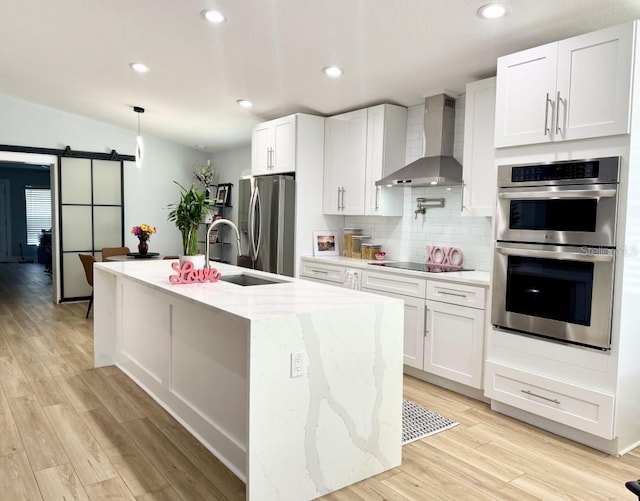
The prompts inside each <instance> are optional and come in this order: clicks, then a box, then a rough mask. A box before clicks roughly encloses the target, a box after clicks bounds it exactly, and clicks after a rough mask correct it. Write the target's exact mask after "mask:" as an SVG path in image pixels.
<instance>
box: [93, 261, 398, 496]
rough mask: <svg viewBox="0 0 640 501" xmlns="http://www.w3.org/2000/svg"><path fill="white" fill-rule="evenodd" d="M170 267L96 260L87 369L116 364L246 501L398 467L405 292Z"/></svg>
mask: <svg viewBox="0 0 640 501" xmlns="http://www.w3.org/2000/svg"><path fill="white" fill-rule="evenodd" d="M171 263H172V261H144V262H142V261H126V262H114V263H97V264H96V265H95V268H94V298H95V299H94V345H95V354H94V356H95V365H96V367H100V366H105V365H116V366H118V367H119V368H120V369H122V370H123V371H124V372H125V373H127V374H128V375H129V376H130V377H131V378H132V379H133V380H134V381H135V382H136V383H137V384H139V385H140V386H141V387H142V388H143V389H144V390H145V391H146V392H147V393H149V394H150V395H151V396H152V397H153V398H154V399H155V400H156V401H157V402H158V403H159V404H160V405H162V406H163V407H164V408H165V409H167V411H169V412H170V413H171V414H172V415H173V416H174V417H175V418H176V419H178V420H179V421H180V422H181V423H182V424H183V425H184V426H185V427H186V428H187V429H188V430H189V431H190V432H191V433H193V435H194V436H196V437H197V438H198V439H199V440H200V441H201V442H202V443H203V444H204V445H205V446H206V447H207V448H208V449H209V450H210V451H211V452H212V453H213V454H215V455H216V456H217V457H218V458H220V460H222V461H223V462H224V463H225V464H226V465H227V466H228V467H229V468H230V469H231V470H232V471H233V472H234V473H235V474H236V475H238V477H240V478H241V479H242V480H244V481H245V483H246V486H247V489H246V492H247V495H246V496H247V499H251V500H276V499H277V500H296V501H298V500H306V499H314V498H316V497H318V496H321V495H323V494H326V493H328V492H332V491H334V490H337V489H340V488H342V487H344V486H346V485H350V484H352V483H354V482H357V481H359V480H362V479H365V478H368V477H371V476H373V475H375V474H378V473H380V472H382V471H385V470H388V469H391V468H394V467H396V466H398V465H400V462H401V435H402V343H403V305H402V301H400V300H396V299H393V298H387V297H383V296H376V295H371V294H366V293H361V292H355V291H351V290H347V289H337V288H335V287H331V286H326V285H322V284H316V283H312V282H308V281H303V280H296V279H290V278H288V277H279V276H276V275H271V274H268V273H262V272H257V271H253V270H245V269H243V268H237V267H235V266H229V265H222V264H216V268H217V269H218V270H219V271H220V272H221V274H222V275H223V276H229V275H234V274H239V273H247V274H251V275H254V276H261V277H265V278H272V279H278V280H283V282H281V283H274V284H266V285H253V286H241V285H237V284H234V283H229V282H223V281H220V282H216V283H206V284H179V285H172V284H170V283H169V275H171V274H174V273H175V272H174V271H173V270H172V269H171ZM296 356H298V357H299V358H300V359H301V368H300V371H301V375H300V376H298V377H292V376H293V372H294V366H295V364H294V363H293V359H294V358H295V357H296Z"/></svg>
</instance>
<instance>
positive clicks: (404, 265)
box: [369, 261, 473, 273]
mask: <svg viewBox="0 0 640 501" xmlns="http://www.w3.org/2000/svg"><path fill="white" fill-rule="evenodd" d="M369 264H370V265H372V266H383V267H385V268H399V269H401V270H412V271H425V272H427V273H447V272H449V271H473V269H471V268H462V267H459V266H438V265H437V264H424V263H410V262H408V261H398V262H395V263H369Z"/></svg>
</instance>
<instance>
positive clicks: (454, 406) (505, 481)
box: [0, 264, 640, 501]
mask: <svg viewBox="0 0 640 501" xmlns="http://www.w3.org/2000/svg"><path fill="white" fill-rule="evenodd" d="M86 306H87V305H86V303H77V304H64V305H53V304H52V301H51V286H50V278H49V276H48V275H46V274H45V273H43V267H42V265H37V264H0V499H2V500H11V501H13V500H19V499H29V500H31V499H47V500H49V499H50V500H62V499H64V500H72V499H92V500H95V499H107V498H108V499H128V500H131V499H139V500H152V499H158V500H172V499H181V500H188V501H191V500H195V499H243V498H244V485H243V484H242V482H240V481H239V480H238V479H237V478H236V477H235V476H233V475H232V474H231V473H230V472H229V471H228V470H227V469H226V468H225V467H224V466H223V465H222V464H221V463H220V462H218V461H217V460H216V459H215V458H214V457H213V456H212V455H211V454H210V453H209V452H208V451H207V450H206V449H204V447H202V446H201V445H200V444H199V443H198V442H197V441H196V440H195V439H193V438H192V437H191V436H190V435H189V434H188V433H187V432H186V431H185V430H184V429H183V428H182V427H181V426H180V425H179V424H178V423H177V422H176V421H175V420H174V419H173V418H171V417H170V416H169V415H168V414H167V413H166V412H164V411H163V410H162V409H161V408H160V407H159V406H158V405H157V404H156V403H155V402H154V401H153V400H152V399H151V398H149V397H148V396H147V395H146V394H144V393H143V392H142V391H141V390H140V389H138V387H137V386H136V385H135V384H133V383H132V382H131V381H130V380H129V379H128V378H127V377H126V376H125V375H124V374H123V373H122V372H120V371H119V370H118V369H116V368H114V367H108V368H102V369H94V368H92V360H93V355H92V353H93V342H92V329H93V321H92V317H90V318H89V320H85V318H84V315H85V311H86ZM404 393H405V397H406V398H408V399H410V400H413V401H415V402H417V403H419V404H421V405H424V406H425V407H427V408H429V409H431V410H433V411H436V412H438V413H440V414H442V415H444V416H447V417H449V418H450V419H454V420H456V421H459V422H460V425H459V426H457V427H455V428H453V429H451V430H447V431H445V432H442V433H439V434H437V435H434V436H432V437H428V438H426V439H423V440H420V441H418V442H414V443H413V444H410V445H407V446H405V447H404V448H403V464H402V466H401V467H399V468H396V469H394V470H391V471H388V472H385V473H383V474H381V475H378V476H377V477H375V478H372V479H369V480H366V481H364V482H360V483H358V484H355V485H353V486H350V487H348V488H346V489H342V490H341V491H337V492H335V493H333V494H331V495H328V496H325V497H324V498H323V499H324V500H331V501H340V500H345V501H361V500H391V501H396V500H407V499H410V500H428V499H434V500H443V499H457V500H465V499H474V500H476V499H513V500H522V499H542V500H555V499H580V500H582V499H589V500H591V499H636V498H635V496H633V495H632V494H631V493H629V492H628V491H627V490H626V489H625V487H624V483H625V481H627V480H632V479H636V478H638V477H640V450H639V449H636V450H635V451H633V452H631V453H629V454H627V455H625V456H624V457H622V458H616V457H611V456H607V455H606V454H604V453H601V452H598V451H594V450H592V449H589V448H587V447H584V446H581V445H578V444H575V443H573V442H570V441H568V440H565V439H561V438H559V437H556V436H554V435H551V434H549V433H546V432H543V431H540V430H538V429H536V428H533V427H530V426H528V425H525V424H522V423H520V422H518V421H515V420H512V419H510V418H507V417H504V416H501V415H499V414H496V413H494V412H492V411H491V410H490V409H489V407H488V406H487V405H486V404H484V403H481V402H477V401H474V400H471V399H468V398H465V397H462V396H460V395H457V394H454V393H451V392H449V391H446V390H443V389H440V388H438V387H435V386H431V385H428V384H426V383H423V382H421V381H418V380H416V379H413V378H409V377H407V378H405V391H404ZM639 419H640V416H639Z"/></svg>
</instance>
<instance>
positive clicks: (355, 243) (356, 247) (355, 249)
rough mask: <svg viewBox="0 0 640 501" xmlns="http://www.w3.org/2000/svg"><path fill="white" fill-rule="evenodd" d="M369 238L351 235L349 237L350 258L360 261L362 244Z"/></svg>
mask: <svg viewBox="0 0 640 501" xmlns="http://www.w3.org/2000/svg"><path fill="white" fill-rule="evenodd" d="M369 238H371V237H370V236H369V235H353V236H352V237H351V245H352V247H351V257H355V258H356V259H362V242H363V240H368V239H369Z"/></svg>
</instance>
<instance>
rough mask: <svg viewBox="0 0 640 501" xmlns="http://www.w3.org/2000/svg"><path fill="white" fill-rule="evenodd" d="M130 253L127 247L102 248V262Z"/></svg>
mask: <svg viewBox="0 0 640 501" xmlns="http://www.w3.org/2000/svg"><path fill="white" fill-rule="evenodd" d="M129 252H131V251H130V250H129V247H103V248H102V260H103V261H106V260H107V258H108V257H109V256H122V255H124V254H129Z"/></svg>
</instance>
